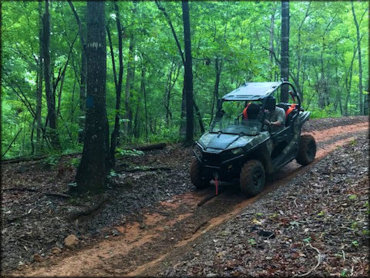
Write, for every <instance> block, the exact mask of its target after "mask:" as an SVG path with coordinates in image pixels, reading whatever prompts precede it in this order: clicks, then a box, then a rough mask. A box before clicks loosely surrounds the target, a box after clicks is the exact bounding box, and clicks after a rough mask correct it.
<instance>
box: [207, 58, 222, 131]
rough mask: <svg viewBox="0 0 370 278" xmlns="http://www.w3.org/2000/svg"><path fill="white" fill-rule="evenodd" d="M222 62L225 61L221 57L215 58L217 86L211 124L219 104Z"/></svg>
mask: <svg viewBox="0 0 370 278" xmlns="http://www.w3.org/2000/svg"><path fill="white" fill-rule="evenodd" d="M222 64H223V61H222V59H220V58H218V57H217V58H215V74H216V79H215V86H214V89H213V98H212V108H211V109H212V110H211V120H210V124H211V122H212V121H213V115H214V113H215V106H216V105H217V100H218V91H219V86H220V80H221V72H222Z"/></svg>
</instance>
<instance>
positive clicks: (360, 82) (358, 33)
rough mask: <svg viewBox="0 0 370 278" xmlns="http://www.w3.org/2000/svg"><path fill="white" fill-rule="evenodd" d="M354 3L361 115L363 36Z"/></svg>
mask: <svg viewBox="0 0 370 278" xmlns="http://www.w3.org/2000/svg"><path fill="white" fill-rule="evenodd" d="M351 4H352V14H353V21H354V22H355V25H356V38H357V52H358V53H357V57H358V78H359V81H358V90H359V92H358V94H359V98H358V107H359V112H360V115H363V114H364V100H363V93H362V91H363V87H362V60H361V37H360V25H359V24H358V21H357V17H356V12H355V7H354V5H353V0H352V1H351Z"/></svg>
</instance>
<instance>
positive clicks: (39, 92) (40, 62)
mask: <svg viewBox="0 0 370 278" xmlns="http://www.w3.org/2000/svg"><path fill="white" fill-rule="evenodd" d="M39 25H40V27H39V59H38V72H37V74H38V79H37V81H38V82H37V95H36V125H37V130H36V140H37V150H36V152H38V151H40V148H41V142H40V139H41V131H42V123H41V110H42V75H43V64H44V62H43V57H42V29H43V28H42V0H39Z"/></svg>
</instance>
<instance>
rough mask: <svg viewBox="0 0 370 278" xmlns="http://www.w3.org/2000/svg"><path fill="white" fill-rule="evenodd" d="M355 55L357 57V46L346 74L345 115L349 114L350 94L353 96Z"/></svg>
mask: <svg viewBox="0 0 370 278" xmlns="http://www.w3.org/2000/svg"><path fill="white" fill-rule="evenodd" d="M355 57H356V47H354V49H353V55H352V59H351V64H350V66H349V69H348V72H347V74H346V91H347V94H346V99H345V102H344V115H345V116H348V103H349V99H350V96H351V88H352V74H353V63H354V61H355Z"/></svg>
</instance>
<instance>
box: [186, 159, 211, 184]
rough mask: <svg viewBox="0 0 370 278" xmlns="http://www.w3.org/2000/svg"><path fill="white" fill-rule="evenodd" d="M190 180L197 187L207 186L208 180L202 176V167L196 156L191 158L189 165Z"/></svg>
mask: <svg viewBox="0 0 370 278" xmlns="http://www.w3.org/2000/svg"><path fill="white" fill-rule="evenodd" d="M190 180H191V182H192V183H193V184H194V185H195V187H196V188H198V189H201V188H205V187H207V186H208V181H207V180H206V178H205V177H202V167H201V165H200V163H199V161H198V160H197V159H196V158H194V159H193V161H192V162H191V165H190Z"/></svg>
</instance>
